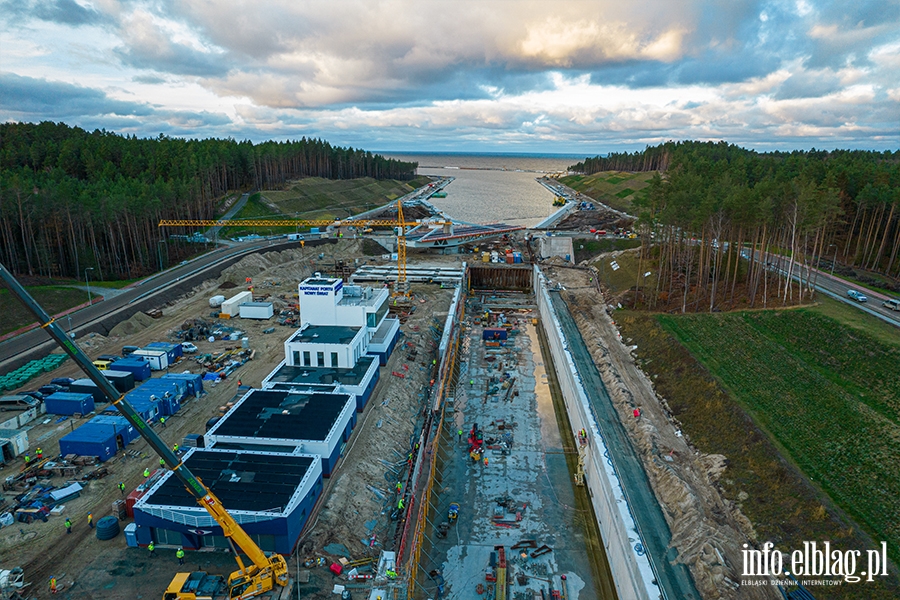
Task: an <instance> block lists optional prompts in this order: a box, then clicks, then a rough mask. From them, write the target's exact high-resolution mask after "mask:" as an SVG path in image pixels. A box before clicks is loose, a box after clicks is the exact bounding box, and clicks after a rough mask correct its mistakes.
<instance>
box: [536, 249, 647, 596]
mask: <svg viewBox="0 0 900 600" xmlns="http://www.w3.org/2000/svg"><path fill="white" fill-rule="evenodd" d="M534 289H535V298H536V300H537V306H538V311H539V312H540V315H541V324H542V325H543V328H544V331H545V333H546V334H547V340H548V343H549V346H550V354H551V356H552V357H553V364H554V366H555V368H556V374H557V377H558V378H559V386H560V389H561V390H562V395H563V399H564V400H565V404H566V412H567V413H568V416H569V422H570V425H571V426H572V428H573V429H574V430H575V431H579V430H580V429H582V428H584V429H586V430H587V431H588V437H589V438H590V444H589V446H590V449H589V451H588V454H587V457H586V458H585V465H584V472H585V473H584V477H585V484H586V485H587V486H588V487H589V488H590V489H591V492H592V493H591V494H590V496H591V503H592V504H593V506H594V513H595V514H596V515H597V519H598V521H599V522H598V526H599V528H600V534H601V536H602V537H603V541H604V545H605V546H606V553H607V558H608V560H609V568H610V570H611V571H612V575H613V579H614V580H615V584H616V591H617V592H618V594H619V598H620V599H621V600H630V599H640V600H650V599H651V598H652V599H656V598H658V597H659V595H660V588H659V587H657V586H656V585H654V583H653V581H654V579H655V577H654V573H653V569H652V567H651V565H650V561H649V559H648V558H647V556H646V554H644V553H643V551H642V550H641V552H640V553H639V552H638V551H637V549H636V548H635V547H634V545H632V543H631V541H630V540H629V536H630V535H632V534H633V532H635V531H637V525H636V524H635V522H634V519H633V517H632V515H631V509H630V508H629V506H628V502H627V499H626V497H625V493H624V491H623V489H622V485H621V482H620V481H619V477H618V475H616V472H615V469H614V468H613V466H612V463H611V462H610V461H609V460H607V459H606V458H604V457H607V456H609V449H608V448H607V447H606V443H605V441H604V439H603V437H602V436H601V435H600V431H599V428H598V426H597V421H596V419H595V418H594V415H593V413H592V411H591V406H590V402H589V401H588V398H587V395H586V394H585V391H584V387H583V386H582V384H581V379H580V377H579V376H578V371H577V370H576V368H575V362H574V360H573V358H572V355H571V354H570V352H569V350H568V344H567V342H566V339H565V335H564V334H563V331H562V327H561V326H560V323H559V319H558V318H557V316H556V313H555V311H554V310H553V306H552V304H551V301H550V296H549V294H548V293H547V286H546V279H545V278H544V276H543V274H542V273H541V270H540V269H539V268H538V267H537V266H535V267H534Z"/></svg>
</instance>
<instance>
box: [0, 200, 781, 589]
mask: <svg viewBox="0 0 900 600" xmlns="http://www.w3.org/2000/svg"><path fill="white" fill-rule="evenodd" d="M437 189H438V190H439V189H440V188H437ZM401 214H402V213H401ZM563 216H564V215H563ZM514 229H515V228H504V227H502V226H497V227H494V229H493V230H485V229H484V228H482V229H480V230H479V229H474V230H472V231H468V230H466V229H462V228H457V229H456V230H455V231H447V230H446V228H444V230H443V231H444V233H445V234H446V236H445V237H446V238H447V240H449V241H450V242H451V243H452V244H456V245H458V248H457V249H456V251H455V252H454V253H450V254H444V253H440V254H438V253H434V252H433V250H427V249H422V250H418V251H414V253H411V254H410V255H409V256H408V257H407V256H406V254H405V248H404V249H403V251H402V252H400V254H401V256H402V257H403V258H402V259H400V261H399V263H398V262H397V261H398V258H397V255H396V254H394V255H391V254H390V253H388V254H386V255H384V256H383V257H378V256H373V254H372V252H371V251H366V249H367V245H366V244H367V243H369V242H370V240H368V239H367V238H366V237H365V236H363V235H360V236H357V235H355V234H354V235H353V237H352V238H343V237H342V236H341V237H338V238H337V239H331V240H328V242H329V243H327V244H314V243H304V242H303V241H300V242H298V243H294V244H292V246H291V247H290V248H287V249H272V250H260V251H257V252H255V253H251V254H248V255H246V256H245V257H243V258H242V259H240V260H238V261H237V262H235V263H234V264H231V265H230V266H228V267H226V268H224V269H222V270H221V272H220V273H219V274H218V276H217V277H214V278H209V279H205V280H203V281H202V282H201V283H200V284H197V285H192V286H191V287H190V288H189V289H183V290H182V292H183V293H182V294H181V295H180V297H178V298H176V299H174V300H171V301H169V302H168V303H167V304H166V305H163V306H159V307H158V308H157V309H156V310H155V311H137V312H134V313H133V314H132V315H131V316H130V317H129V318H127V319H124V320H122V321H121V322H119V323H118V324H117V325H115V326H114V327H112V328H111V329H110V330H109V332H108V335H102V334H99V333H94V334H88V335H87V336H83V337H81V338H80V339H76V340H75V343H76V344H77V346H78V348H79V349H80V352H81V353H83V354H84V355H85V356H86V357H88V359H89V360H90V361H92V364H93V365H94V366H96V367H98V368H102V369H103V370H102V371H97V372H96V373H94V376H92V377H91V378H90V379H84V376H85V368H79V366H80V365H81V363H80V362H77V360H78V359H76V361H72V360H65V355H64V354H61V353H59V351H56V352H54V353H53V354H52V356H56V357H57V358H56V359H54V360H53V361H52V362H53V365H52V366H51V365H49V363H48V366H47V367H46V368H45V369H44V370H42V371H39V372H38V371H35V373H36V374H35V375H34V376H33V377H31V378H30V379H29V380H28V381H27V384H26V385H24V386H23V387H21V388H20V389H22V390H24V389H38V388H39V389H46V391H48V392H50V393H49V394H48V395H47V398H48V399H47V400H46V401H45V402H43V403H41V404H40V405H34V406H32V405H30V404H28V402H29V400H28V398H31V396H27V395H26V396H23V395H22V394H19V395H16V392H17V391H19V390H12V392H8V393H10V394H11V396H9V397H16V398H20V399H21V400H20V401H19V402H20V404H15V403H11V404H4V408H6V409H7V410H6V411H5V412H4V413H3V418H4V420H5V421H6V424H4V426H3V429H4V430H6V429H9V430H17V431H25V432H26V433H27V438H26V439H25V441H24V443H20V444H19V447H18V450H17V451H14V452H6V451H4V464H3V470H2V473H0V477H2V479H3V481H4V486H3V493H2V497H3V499H2V504H3V506H2V510H0V513H3V516H2V522H3V525H4V527H2V529H0V566H2V568H3V569H4V578H5V579H4V580H3V582H2V583H3V586H4V587H3V591H4V594H6V596H4V598H23V599H24V598H49V597H50V596H51V595H53V594H56V595H57V596H59V597H62V598H73V599H74V598H96V599H113V598H160V597H164V598H166V599H169V598H172V599H173V600H175V599H197V598H218V597H228V596H229V595H230V597H232V598H236V597H239V598H250V597H272V598H289V597H293V598H313V599H323V600H324V599H326V598H333V597H335V596H337V597H340V598H366V599H369V600H385V599H387V598H423V599H424V598H459V599H463V598H466V599H468V598H476V597H477V598H486V599H490V600H495V599H496V600H506V599H507V598H509V599H511V600H532V599H536V598H542V599H544V598H563V599H582V600H584V599H592V598H623V599H624V598H645V599H656V598H660V597H665V598H685V599H690V598H725V597H741V598H767V597H777V593H775V592H772V589H771V588H749V589H748V588H742V589H740V590H738V586H737V584H736V581H737V580H738V578H739V577H738V575H737V572H736V569H737V565H739V564H740V560H741V559H740V551H741V549H740V548H739V546H738V542H737V540H740V539H744V537H745V536H746V535H747V534H748V529H749V523H748V522H747V521H746V519H743V518H742V516H741V515H740V512H739V510H737V509H735V508H734V507H733V506H730V505H728V504H727V503H726V502H725V501H724V500H723V499H722V497H721V495H720V494H719V492H718V490H717V489H716V487H715V482H714V477H715V475H714V474H715V473H716V472H717V470H718V471H721V468H722V465H721V461H720V460H719V459H717V457H710V456H703V455H701V454H699V453H697V452H695V451H694V450H692V449H691V448H690V446H689V445H688V442H687V441H686V440H685V439H684V438H683V437H682V436H681V435H680V432H679V431H678V428H677V424H676V423H675V422H674V420H673V419H672V417H671V415H670V414H669V413H668V411H667V409H666V408H665V402H664V401H663V400H661V399H659V398H657V397H656V395H655V393H654V391H653V387H652V384H651V383H650V381H649V380H648V379H647V378H646V376H644V375H643V373H642V372H641V371H640V369H638V368H637V366H636V365H635V364H634V361H633V358H632V355H631V354H630V350H629V348H628V347H627V345H626V343H625V342H624V341H623V340H622V338H621V336H620V335H619V334H618V331H617V329H616V327H615V323H614V322H613V320H612V318H611V317H610V314H609V310H608V306H607V302H606V301H605V299H604V297H603V293H602V291H601V289H600V288H599V284H598V281H599V278H598V277H597V273H596V272H595V271H594V269H593V268H591V267H588V266H576V265H574V264H573V261H572V260H571V256H572V255H573V252H572V240H571V238H555V237H554V238H548V237H543V236H536V235H535V234H534V233H533V232H524V233H522V232H516V231H514ZM440 231H442V230H441V229H440V228H436V229H430V230H429V233H428V234H427V235H430V236H431V237H432V238H434V237H435V236H438V235H439V232H440ZM467 231H468V233H467V234H466V235H470V236H471V238H472V239H471V240H468V241H467V240H465V239H462V240H458V241H453V240H454V239H456V238H455V237H454V236H456V235H458V234H460V232H462V233H464V234H465V232H467ZM429 243H430V244H432V246H428V247H429V248H435V247H437V246H434V245H433V244H435V239H431V240H430V241H429ZM443 250H445V248H438V251H439V252H443ZM407 262H408V265H407ZM10 277H11V276H10ZM8 285H11V284H10V283H9V280H8ZM407 290H408V291H407ZM148 313H150V314H148ZM151 315H152V316H151ZM51 328H52V327H51ZM67 341H68V340H67ZM62 343H63V344H66V342H62ZM69 343H71V342H69ZM67 353H69V354H70V355H72V352H71V351H70V350H67ZM124 354H127V355H129V356H128V358H120V357H122V356H123V355H124ZM73 357H74V356H73ZM76 363H77V364H76ZM131 363H136V364H131ZM120 368H122V369H127V370H124V371H120V370H119V369H120ZM113 373H120V374H119V375H113ZM104 374H105V376H106V377H105V380H103V381H100V383H99V385H98V383H97V378H102V377H103V376H104ZM105 382H110V384H109V385H107V384H106V383H105ZM110 385H115V390H114V391H107V390H106V388H108V387H109V386H110ZM55 388H59V389H55ZM63 388H65V389H63ZM110 389H111V388H110ZM116 394H117V395H118V396H120V397H119V398H118V399H117V398H116V396H115V395H116ZM9 397H7V398H9ZM111 400H112V404H108V403H109V402H110V401H111ZM121 400H125V401H127V402H128V409H127V410H123V408H122V405H123V404H125V402H121ZM120 412H121V413H123V415H124V416H118V415H119V413H120ZM142 423H145V424H146V425H145V426H142ZM135 424H137V427H135ZM5 437H10V436H6V435H4V438H5ZM185 473H187V475H185ZM192 487H193V488H196V489H192ZM688 499H690V501H687V500H688ZM213 503H215V504H217V505H221V508H222V509H224V510H221V511H220V512H218V513H217V512H216V511H215V510H212V509H211V508H210V507H209V506H207V505H212V504H213ZM225 510H227V513H225ZM217 515H218V516H217ZM120 530H121V531H122V535H119V532H120ZM235 559H237V564H238V566H239V570H238V571H237V572H235V571H234V569H235ZM245 563H246V564H245ZM181 565H185V566H183V567H182V566H181ZM185 570H187V571H191V572H190V573H178V572H179V571H185ZM176 573H178V574H177V575H176ZM229 573H231V575H230V576H229V575H228V574H229ZM173 576H174V577H175V578H174V579H173ZM214 576H221V577H222V578H223V579H222V581H224V578H226V577H227V578H229V579H228V587H227V589H224V588H223V587H222V586H220V587H218V588H216V587H215V585H213V583H212V581H213V579H212V578H213V577H214ZM269 577H271V578H272V579H267V578H269ZM260 578H261V579H260ZM251 579H252V581H253V585H256V586H258V587H252V586H248V584H247V582H249V581H250V580H251ZM216 581H219V580H216ZM242 581H243V582H244V583H242ZM48 582H49V583H48ZM216 585H218V584H216ZM223 589H224V591H222V590H223ZM228 590H230V592H229V591H228ZM773 593H774V594H775V596H773V595H772V594H773Z"/></svg>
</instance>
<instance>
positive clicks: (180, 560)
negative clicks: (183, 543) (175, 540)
mask: <svg viewBox="0 0 900 600" xmlns="http://www.w3.org/2000/svg"><path fill="white" fill-rule="evenodd" d="M175 558H177V559H178V564H179V565H183V564H184V548H179V549H178V550H176V551H175Z"/></svg>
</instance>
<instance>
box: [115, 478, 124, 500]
mask: <svg viewBox="0 0 900 600" xmlns="http://www.w3.org/2000/svg"><path fill="white" fill-rule="evenodd" d="M116 487H118V488H119V494H121V495H122V496H124V495H125V484H124V483H122V482H121V481H120V482H119V485H117V486H116Z"/></svg>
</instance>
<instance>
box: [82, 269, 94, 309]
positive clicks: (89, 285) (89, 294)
mask: <svg viewBox="0 0 900 600" xmlns="http://www.w3.org/2000/svg"><path fill="white" fill-rule="evenodd" d="M93 270H94V267H88V268H87V269H85V270H84V281H85V282H86V283H87V290H88V306H93V305H94V299H93V298H92V297H91V279H90V277H88V271H93Z"/></svg>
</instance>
